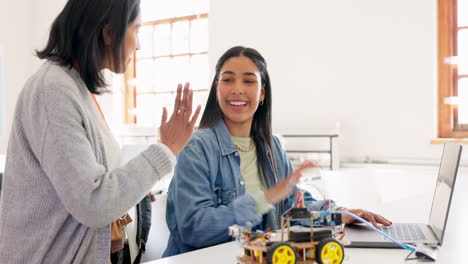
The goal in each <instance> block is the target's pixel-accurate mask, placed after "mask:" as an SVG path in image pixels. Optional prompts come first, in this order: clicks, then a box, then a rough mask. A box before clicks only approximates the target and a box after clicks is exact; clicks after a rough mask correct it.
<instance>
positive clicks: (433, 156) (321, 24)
mask: <svg viewBox="0 0 468 264" xmlns="http://www.w3.org/2000/svg"><path fill="white" fill-rule="evenodd" d="M65 2H66V0H43V1H34V0H22V1H16V2H15V1H6V0H0V31H1V32H2V34H0V46H3V49H4V50H5V52H4V53H5V54H6V57H5V60H6V61H5V64H6V65H5V66H6V70H5V77H6V80H5V91H4V97H5V101H4V103H5V105H4V108H5V112H4V121H5V124H4V131H3V133H2V135H1V136H0V153H5V151H6V145H7V140H8V136H9V135H8V133H9V130H10V124H11V117H12V116H13V109H14V105H15V103H16V98H17V94H18V93H19V90H20V89H21V88H22V85H23V84H24V82H25V80H26V79H27V78H28V76H29V75H30V74H31V73H32V72H33V71H34V70H35V69H36V68H37V67H38V65H40V63H41V62H40V61H39V60H38V59H36V58H35V57H34V56H33V55H32V54H33V51H34V49H37V48H42V47H43V46H44V44H45V40H46V38H47V34H48V31H49V27H50V24H51V23H52V20H53V19H54V18H55V16H56V15H57V14H58V12H59V11H60V9H61V8H62V7H63V4H64V3H65ZM435 34H436V1H434V0H433V1H427V0H413V1H405V0H394V1H383V0H378V1H376V0H354V1H348V0H335V1H323V0H294V1H288V2H285V1H279V0H255V1H247V0H237V1H235V2H232V1H227V0H214V1H210V63H211V65H212V67H213V65H214V64H215V63H216V60H217V59H218V57H219V56H220V55H221V54H222V53H223V52H224V51H225V50H226V49H228V48H229V47H231V46H233V45H239V44H240V45H247V46H251V47H254V48H257V49H258V50H259V51H260V52H261V53H262V54H263V55H264V56H265V57H266V58H267V61H268V63H269V71H270V75H271V78H272V83H273V89H274V93H273V97H274V112H273V116H274V128H275V130H285V129H291V130H297V129H301V130H304V129H306V130H315V129H316V128H322V127H330V126H334V124H335V122H340V124H341V134H342V137H341V140H340V153H341V156H342V157H341V158H342V160H344V161H349V160H357V161H359V160H363V159H365V158H366V157H369V158H370V159H379V160H394V159H430V160H437V159H439V156H440V150H441V146H434V145H430V144H429V141H430V139H431V138H433V137H435V135H436V132H435V126H436V122H435V116H434V107H435V102H436V101H435V91H436V77H435V76H436V71H435V69H436V68H435V67H436V56H435V52H436V41H435V40H436V35H435ZM402 94H405V96H401V95H402ZM106 107H107V108H109V109H114V108H115V107H116V105H114V106H106V105H105V106H104V108H106ZM112 119H113V120H112V121H111V123H115V122H114V119H115V120H117V118H114V117H112Z"/></svg>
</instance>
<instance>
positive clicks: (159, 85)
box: [153, 58, 171, 91]
mask: <svg viewBox="0 0 468 264" xmlns="http://www.w3.org/2000/svg"><path fill="white" fill-rule="evenodd" d="M170 61H171V58H160V59H156V60H155V61H154V70H153V74H154V75H155V82H154V85H153V91H162V90H164V88H166V89H167V88H168V87H169V86H168V85H169V84H168V83H167V82H168V81H170V80H167V72H168V69H167V65H168V64H169V63H170Z"/></svg>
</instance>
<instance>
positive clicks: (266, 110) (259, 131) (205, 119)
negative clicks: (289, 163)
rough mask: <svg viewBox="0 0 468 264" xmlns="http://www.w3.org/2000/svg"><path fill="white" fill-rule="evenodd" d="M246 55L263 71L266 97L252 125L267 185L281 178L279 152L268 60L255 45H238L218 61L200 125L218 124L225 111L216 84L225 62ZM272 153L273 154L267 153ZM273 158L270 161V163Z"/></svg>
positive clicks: (258, 161)
mask: <svg viewBox="0 0 468 264" xmlns="http://www.w3.org/2000/svg"><path fill="white" fill-rule="evenodd" d="M240 56H244V57H247V58H249V59H250V60H252V62H253V63H255V65H256V66H257V68H258V71H259V72H260V77H261V82H262V85H263V87H264V89H265V99H264V100H263V104H261V105H259V107H258V109H257V111H256V112H255V114H254V118H253V121H252V128H251V132H250V134H251V136H252V138H253V141H254V142H255V146H256V152H257V163H258V167H259V168H260V169H261V172H262V173H261V179H262V181H263V183H264V184H265V185H266V186H267V187H271V186H273V185H275V184H276V183H277V182H278V180H279V177H278V168H277V165H276V153H275V149H274V147H273V133H272V129H271V84H270V76H269V74H268V70H267V64H266V61H265V59H264V58H263V57H262V55H260V53H259V52H258V51H256V50H255V49H252V48H246V47H242V46H236V47H233V48H230V49H229V50H228V51H226V52H225V53H224V54H223V55H222V56H221V58H219V60H218V63H217V64H216V74H215V77H214V79H213V82H212V84H211V90H210V94H209V96H208V100H207V102H206V107H205V111H204V112H203V116H202V118H201V121H200V128H208V127H213V126H214V125H216V124H217V123H218V122H219V121H220V120H222V119H223V116H224V115H223V112H222V111H221V107H220V106H219V103H218V101H217V99H216V87H217V84H218V77H219V74H220V72H221V68H222V67H223V65H224V63H225V62H226V61H227V60H229V59H230V58H232V57H240ZM267 153H270V157H268V156H267ZM268 158H270V161H271V164H269V161H268ZM269 165H271V166H272V168H273V173H274V175H273V176H274V179H273V180H274V181H272V179H271V178H270V177H268V176H267V171H268V166H269Z"/></svg>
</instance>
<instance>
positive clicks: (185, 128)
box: [160, 83, 201, 155]
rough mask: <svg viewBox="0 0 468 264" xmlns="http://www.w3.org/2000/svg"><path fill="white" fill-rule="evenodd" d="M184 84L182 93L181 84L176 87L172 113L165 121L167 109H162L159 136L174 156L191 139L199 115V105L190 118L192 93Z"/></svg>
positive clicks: (188, 85)
mask: <svg viewBox="0 0 468 264" xmlns="http://www.w3.org/2000/svg"><path fill="white" fill-rule="evenodd" d="M189 87H190V84H189V83H186V84H185V86H184V89H183V93H182V84H179V85H178V86H177V95H176V99H175V104H174V112H172V115H171V118H170V119H169V121H167V109H166V108H165V107H164V108H163V115H162V119H161V127H160V136H161V143H163V144H164V145H166V146H167V147H168V148H169V149H170V150H171V151H172V152H173V153H174V154H175V155H177V154H178V153H179V152H181V151H182V149H184V147H185V145H186V144H187V143H188V141H189V140H190V138H191V137H192V134H193V131H194V126H195V123H196V122H197V119H198V115H199V114H200V110H201V106H200V105H199V106H198V107H197V109H196V110H195V114H193V116H192V101H193V91H192V90H191V89H190V88H189Z"/></svg>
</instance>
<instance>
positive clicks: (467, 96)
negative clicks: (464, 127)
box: [458, 78, 468, 124]
mask: <svg viewBox="0 0 468 264" xmlns="http://www.w3.org/2000/svg"><path fill="white" fill-rule="evenodd" d="M458 98H459V100H460V101H459V104H458V120H459V123H460V124H468V79H466V78H465V79H461V80H459V81H458Z"/></svg>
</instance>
